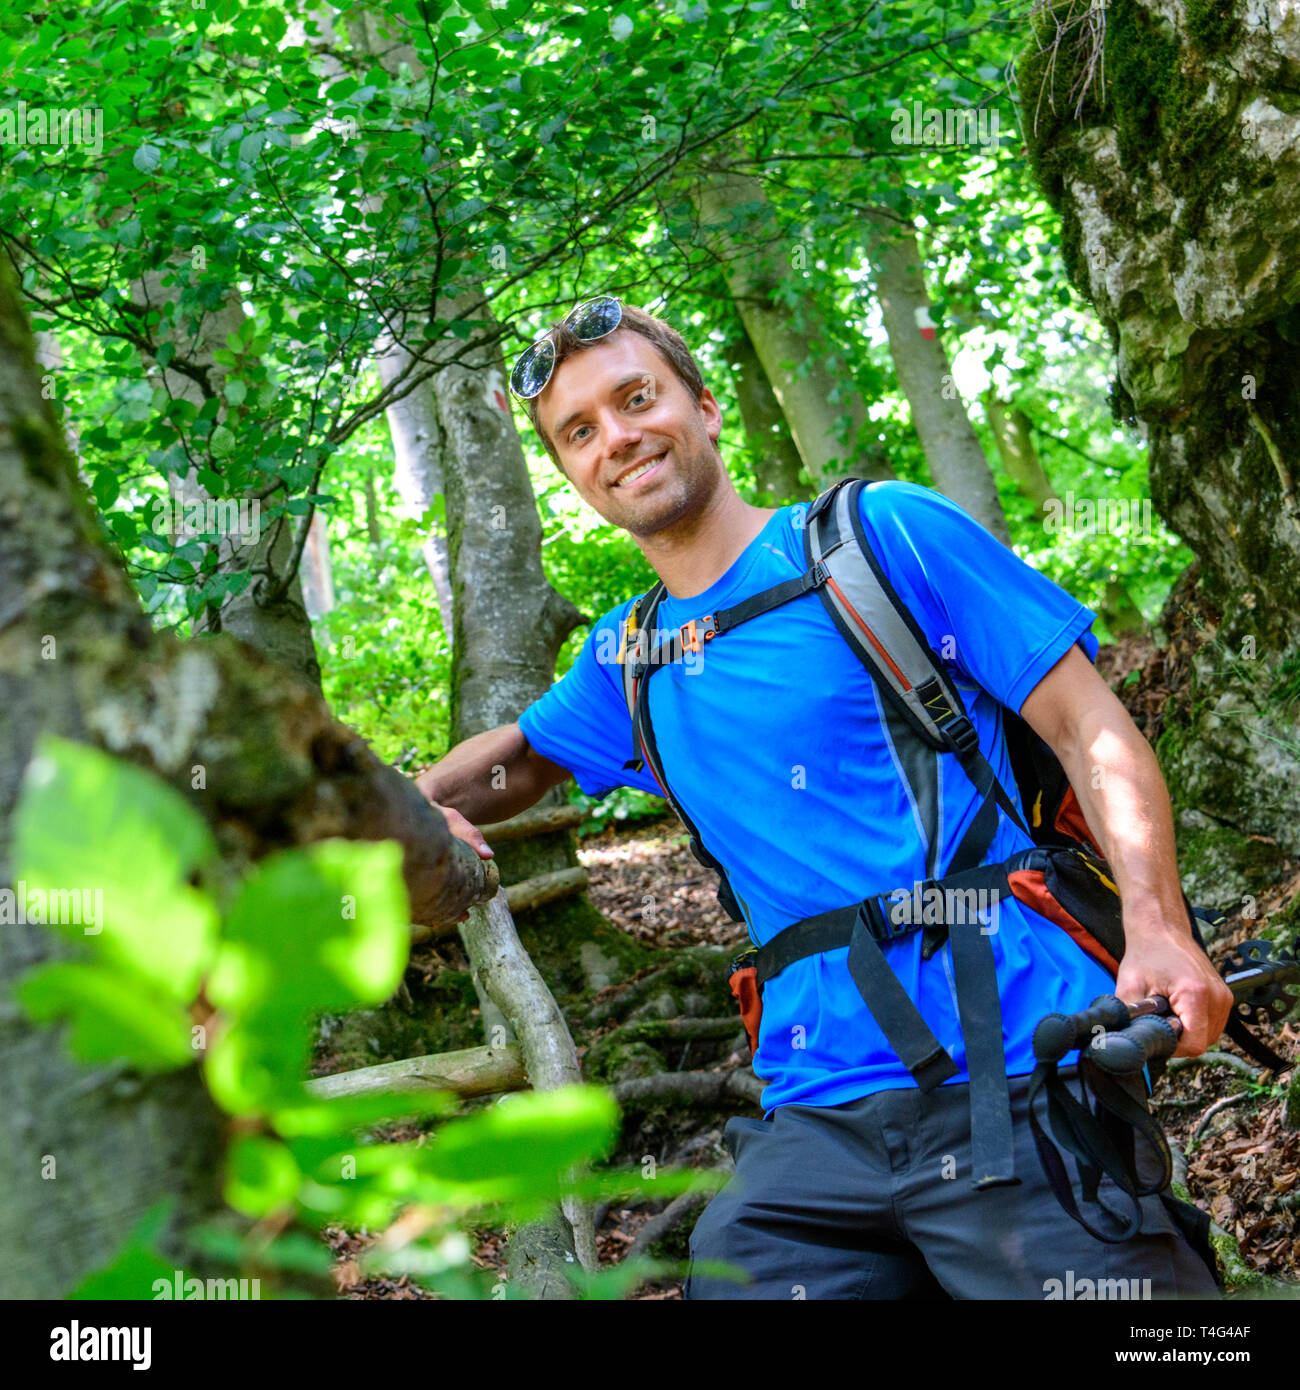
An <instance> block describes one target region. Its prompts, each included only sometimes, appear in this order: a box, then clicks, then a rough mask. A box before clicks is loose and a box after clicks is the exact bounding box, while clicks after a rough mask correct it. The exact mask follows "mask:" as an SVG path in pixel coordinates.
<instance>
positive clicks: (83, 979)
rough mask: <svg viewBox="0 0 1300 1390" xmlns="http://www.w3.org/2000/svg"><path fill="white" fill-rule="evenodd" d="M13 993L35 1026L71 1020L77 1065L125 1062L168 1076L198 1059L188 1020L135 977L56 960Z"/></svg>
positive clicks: (178, 1008)
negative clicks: (192, 1043)
mask: <svg viewBox="0 0 1300 1390" xmlns="http://www.w3.org/2000/svg"><path fill="white" fill-rule="evenodd" d="M14 994H15V996H16V997H17V999H18V1001H19V1003H21V1004H22V1006H23V1009H24V1010H25V1011H26V1014H27V1017H28V1018H30V1019H31V1020H32V1022H33V1023H54V1022H57V1021H58V1020H60V1019H65V1018H66V1019H68V1020H69V1021H70V1023H71V1033H70V1036H69V1040H68V1042H69V1047H70V1049H71V1051H72V1055H73V1056H74V1057H75V1058H77V1060H78V1061H81V1062H113V1061H118V1060H119V1059H120V1060H123V1061H126V1062H127V1063H129V1064H130V1065H131V1066H133V1067H135V1068H136V1069H137V1070H138V1071H143V1072H164V1071H174V1070H175V1069H176V1068H177V1067H184V1066H188V1065H189V1063H191V1062H193V1061H195V1060H196V1053H195V1051H194V1049H193V1046H192V1045H191V1041H190V1039H191V1034H190V1026H191V1025H190V1019H189V1015H188V1014H187V1013H186V1011H185V1010H184V1009H183V1008H182V1007H181V1006H180V1005H179V1004H178V1003H177V1002H176V1000H174V999H171V998H167V997H165V996H162V995H160V994H158V993H155V992H152V991H151V990H150V989H149V987H148V985H147V984H145V983H144V982H143V981H141V980H140V979H139V977H138V976H136V975H134V974H129V973H127V972H125V971H117V970H114V969H112V968H110V967H108V966H105V965H102V964H96V965H85V964H82V963H81V962H78V961H57V962H55V963H54V964H51V965H41V966H38V967H37V968H36V969H35V970H32V971H29V972H28V973H27V974H26V975H25V976H24V977H23V978H22V979H21V980H20V981H19V982H18V985H17V987H16V988H15V990H14Z"/></svg>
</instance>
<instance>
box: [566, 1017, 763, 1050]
mask: <svg viewBox="0 0 1300 1390" xmlns="http://www.w3.org/2000/svg"><path fill="white" fill-rule="evenodd" d="M744 1032H745V1025H744V1023H743V1022H742V1021H741V1019H740V1015H739V1014H735V1015H732V1016H730V1017H727V1018H638V1019H635V1020H633V1021H632V1022H631V1023H623V1024H620V1025H619V1026H618V1027H617V1028H612V1029H611V1030H610V1031H609V1032H608V1033H604V1034H602V1035H601V1036H600V1037H599V1038H597V1039H596V1041H595V1042H594V1043H592V1049H593V1050H594V1049H595V1048H597V1047H603V1046H604V1045H605V1044H606V1043H608V1042H610V1041H611V1040H612V1039H617V1041H619V1042H621V1043H623V1042H649V1043H654V1042H663V1041H664V1040H665V1039H667V1040H669V1041H672V1040H674V1039H675V1040H677V1041H681V1040H682V1039H687V1038H691V1039H700V1038H704V1039H710V1038H713V1039H721V1038H730V1037H741V1036H743V1035H744Z"/></svg>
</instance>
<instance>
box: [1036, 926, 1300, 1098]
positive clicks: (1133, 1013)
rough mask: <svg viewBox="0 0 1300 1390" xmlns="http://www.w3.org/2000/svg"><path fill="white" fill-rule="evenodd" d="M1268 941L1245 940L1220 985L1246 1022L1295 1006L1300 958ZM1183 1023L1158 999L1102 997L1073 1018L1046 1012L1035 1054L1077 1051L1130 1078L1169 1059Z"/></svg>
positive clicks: (1042, 1057) (1048, 1057) (1275, 1019)
mask: <svg viewBox="0 0 1300 1390" xmlns="http://www.w3.org/2000/svg"><path fill="white" fill-rule="evenodd" d="M1273 946H1274V943H1273V942H1271V941H1245V942H1243V943H1242V944H1241V946H1239V947H1238V948H1237V956H1236V957H1235V958H1234V960H1233V961H1231V962H1230V963H1229V967H1228V972H1227V973H1226V974H1225V976H1224V982H1225V983H1226V984H1227V986H1228V988H1229V989H1230V990H1231V991H1232V994H1233V999H1234V1001H1235V1002H1234V1005H1233V1008H1234V1010H1235V1011H1236V1012H1238V1013H1239V1014H1241V1015H1242V1017H1243V1018H1244V1019H1245V1020H1246V1021H1248V1022H1260V1023H1263V1022H1272V1023H1280V1022H1281V1021H1282V1019H1283V1018H1284V1017H1285V1016H1286V1014H1287V1012H1288V1011H1289V1010H1290V1008H1291V1006H1292V1004H1293V1003H1294V1002H1295V1000H1294V995H1293V992H1292V991H1293V990H1294V987H1295V986H1296V984H1297V983H1300V960H1298V959H1297V958H1296V957H1294V956H1291V955H1286V954H1284V953H1282V952H1278V953H1277V954H1276V955H1275V954H1274V951H1273ZM1182 1032H1183V1025H1182V1024H1181V1023H1180V1022H1179V1020H1178V1019H1177V1018H1176V1017H1174V1016H1173V1015H1172V1011H1171V1009H1170V1007H1169V1000H1168V999H1166V998H1165V997H1164V996H1163V995H1154V996H1153V997H1152V998H1150V999H1140V1000H1139V1001H1138V1002H1137V1003H1136V1004H1126V1003H1125V1002H1124V1001H1123V1000H1122V999H1118V998H1116V997H1115V995H1113V994H1103V995H1101V996H1100V997H1099V998H1097V999H1094V1000H1093V1001H1092V1003H1091V1004H1090V1005H1089V1006H1088V1007H1087V1008H1086V1009H1084V1010H1082V1011H1081V1012H1079V1013H1077V1014H1048V1015H1047V1017H1046V1018H1044V1019H1042V1020H1041V1022H1040V1023H1039V1024H1038V1026H1037V1027H1036V1028H1035V1029H1034V1055H1035V1057H1037V1058H1038V1060H1039V1061H1040V1062H1059V1061H1060V1060H1061V1059H1062V1058H1063V1057H1064V1056H1065V1055H1066V1053H1067V1052H1072V1051H1073V1050H1074V1049H1075V1048H1076V1047H1077V1048H1080V1049H1081V1052H1080V1056H1081V1057H1084V1056H1086V1057H1087V1059H1088V1060H1089V1061H1091V1062H1093V1063H1095V1064H1096V1066H1097V1067H1098V1068H1099V1069H1100V1070H1101V1071H1104V1072H1107V1073H1109V1074H1110V1075H1111V1076H1134V1075H1136V1074H1137V1073H1138V1072H1140V1071H1141V1070H1142V1069H1143V1067H1145V1066H1146V1065H1147V1063H1148V1062H1152V1061H1155V1060H1156V1059H1157V1058H1160V1057H1168V1056H1170V1055H1171V1054H1172V1053H1173V1051H1174V1049H1175V1048H1176V1047H1177V1046H1178V1040H1179V1038H1180V1037H1181V1036H1182Z"/></svg>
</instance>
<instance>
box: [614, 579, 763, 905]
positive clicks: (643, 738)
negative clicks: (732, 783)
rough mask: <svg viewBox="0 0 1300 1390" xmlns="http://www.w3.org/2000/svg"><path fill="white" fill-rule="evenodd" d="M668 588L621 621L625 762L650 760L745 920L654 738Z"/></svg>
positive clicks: (698, 851)
mask: <svg viewBox="0 0 1300 1390" xmlns="http://www.w3.org/2000/svg"><path fill="white" fill-rule="evenodd" d="M667 592H668V591H667V589H666V588H665V586H664V584H663V583H662V582H660V583H658V584H656V585H655V586H654V587H653V588H651V589H649V590H647V591H646V592H645V593H644V594H642V595H641V597H640V598H639V599H637V600H636V602H635V603H634V604H633V605H632V607H631V609H630V610H629V612H628V615H627V619H626V620H625V622H624V625H623V637H622V640H621V642H620V643H619V651H618V660H619V665H620V666H621V667H622V671H623V696H624V698H625V699H626V701H627V710H628V715H629V717H630V718H631V720H632V756H631V757H630V758H629V759H628V760H627V762H625V763H624V764H623V767H624V768H625V769H627V770H631V771H634V772H640V771H641V769H642V768H643V767H646V766H648V767H649V768H650V775H651V776H652V777H653V778H654V779H655V781H656V782H657V783H658V784H659V790H660V791H661V792H662V793H663V796H664V800H665V801H666V802H667V803H668V805H669V807H670V809H671V810H672V811H673V813H674V814H675V815H676V816H677V819H678V820H680V821H681V823H682V824H683V825H684V826H685V827H686V830H687V832H688V833H689V835H690V837H691V841H690V844H691V853H692V854H693V855H694V856H695V858H696V860H697V861H698V862H699V863H700V864H703V865H704V866H705V867H706V868H709V869H712V870H713V871H714V872H715V873H716V874H717V875H718V901H719V903H721V905H722V909H723V911H724V912H725V913H726V914H727V916H728V917H730V918H731V920H732V921H733V922H743V921H745V914H744V911H743V910H742V908H741V906H740V903H739V901H738V899H737V898H736V894H735V891H734V889H733V888H732V886H731V880H730V878H729V877H728V876H727V871H726V869H724V868H723V866H722V865H721V863H719V861H718V860H717V859H715V858H714V857H713V855H712V854H710V853H709V851H708V850H707V849H705V847H704V841H703V840H702V839H701V837H700V832H699V831H698V830H697V829H696V828H695V822H694V821H693V820H691V818H690V817H689V816H688V815H687V814H686V811H685V810H684V809H683V807H682V806H681V804H680V803H679V802H678V800H677V798H676V797H675V796H674V795H673V794H672V791H671V789H670V788H669V786H668V778H667V777H666V776H665V775H664V770H663V764H662V763H661V762H660V759H659V748H658V745H657V744H656V742H655V736H654V726H653V725H652V724H651V722H650V701H649V699H648V698H647V694H648V685H649V680H650V672H651V670H652V669H653V668H652V667H651V665H650V654H651V640H652V638H653V636H654V619H655V614H656V613H657V612H658V610H659V604H660V602H661V601H662V599H663V597H664V595H665V594H666V593H667Z"/></svg>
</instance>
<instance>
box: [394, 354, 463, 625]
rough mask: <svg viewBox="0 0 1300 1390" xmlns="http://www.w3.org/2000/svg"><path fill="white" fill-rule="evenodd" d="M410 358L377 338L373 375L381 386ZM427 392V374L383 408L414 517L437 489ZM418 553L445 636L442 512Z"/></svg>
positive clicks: (447, 592) (397, 476) (450, 617)
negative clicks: (423, 378)
mask: <svg viewBox="0 0 1300 1390" xmlns="http://www.w3.org/2000/svg"><path fill="white" fill-rule="evenodd" d="M413 362H414V358H413V357H412V356H411V354H410V353H409V352H407V351H406V349H405V348H404V347H402V346H401V345H400V344H399V343H397V342H394V341H393V340H391V339H389V340H387V341H386V342H385V343H383V344H382V345H381V347H380V350H379V351H378V352H377V353H376V355H375V365H376V367H377V368H378V370H379V379H380V381H382V382H383V384H384V385H385V386H390V385H392V383H393V382H394V381H395V380H397V379H398V378H399V377H401V376H403V374H404V373H406V372H407V371H408V370H409V369H410V367H411V364H412V363H413ZM433 392H434V388H433V381H432V380H429V381H425V382H422V383H421V384H420V385H419V386H417V387H416V388H415V390H414V391H411V392H409V393H408V394H407V395H405V396H403V397H402V399H401V400H400V401H394V402H393V404H392V405H390V406H389V407H388V409H387V410H386V411H385V412H384V414H385V417H386V418H387V420H388V429H389V433H390V435H391V436H392V441H393V483H394V485H395V486H396V488H397V493H398V496H399V497H401V499H402V503H403V506H404V509H405V511H406V514H407V515H408V516H410V517H416V518H418V517H422V516H424V515H425V513H426V512H427V511H428V510H429V508H430V507H432V506H433V504H434V501H435V499H436V498H438V497H440V496H441V495H442V491H443V483H442V467H441V455H442V448H443V441H442V437H441V433H440V431H439V428H438V403H437V401H436V400H435V399H434V393H433ZM420 553H421V554H422V555H423V556H424V564H425V568H426V569H427V570H428V571H429V578H430V579H432V581H433V592H434V594H435V595H436V596H437V599H438V612H439V613H440V614H441V615H442V630H443V631H444V632H445V633H446V634H447V641H448V642H450V641H451V640H452V638H451V635H452V629H453V627H454V626H455V614H454V610H453V606H452V598H451V566H450V559H449V556H448V553H447V527H446V521H445V519H444V518H441V517H436V516H435V517H434V518H433V519H432V521H431V522H430V523H429V531H428V534H427V535H426V536H425V538H424V540H423V541H422V542H421V544H420Z"/></svg>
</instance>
